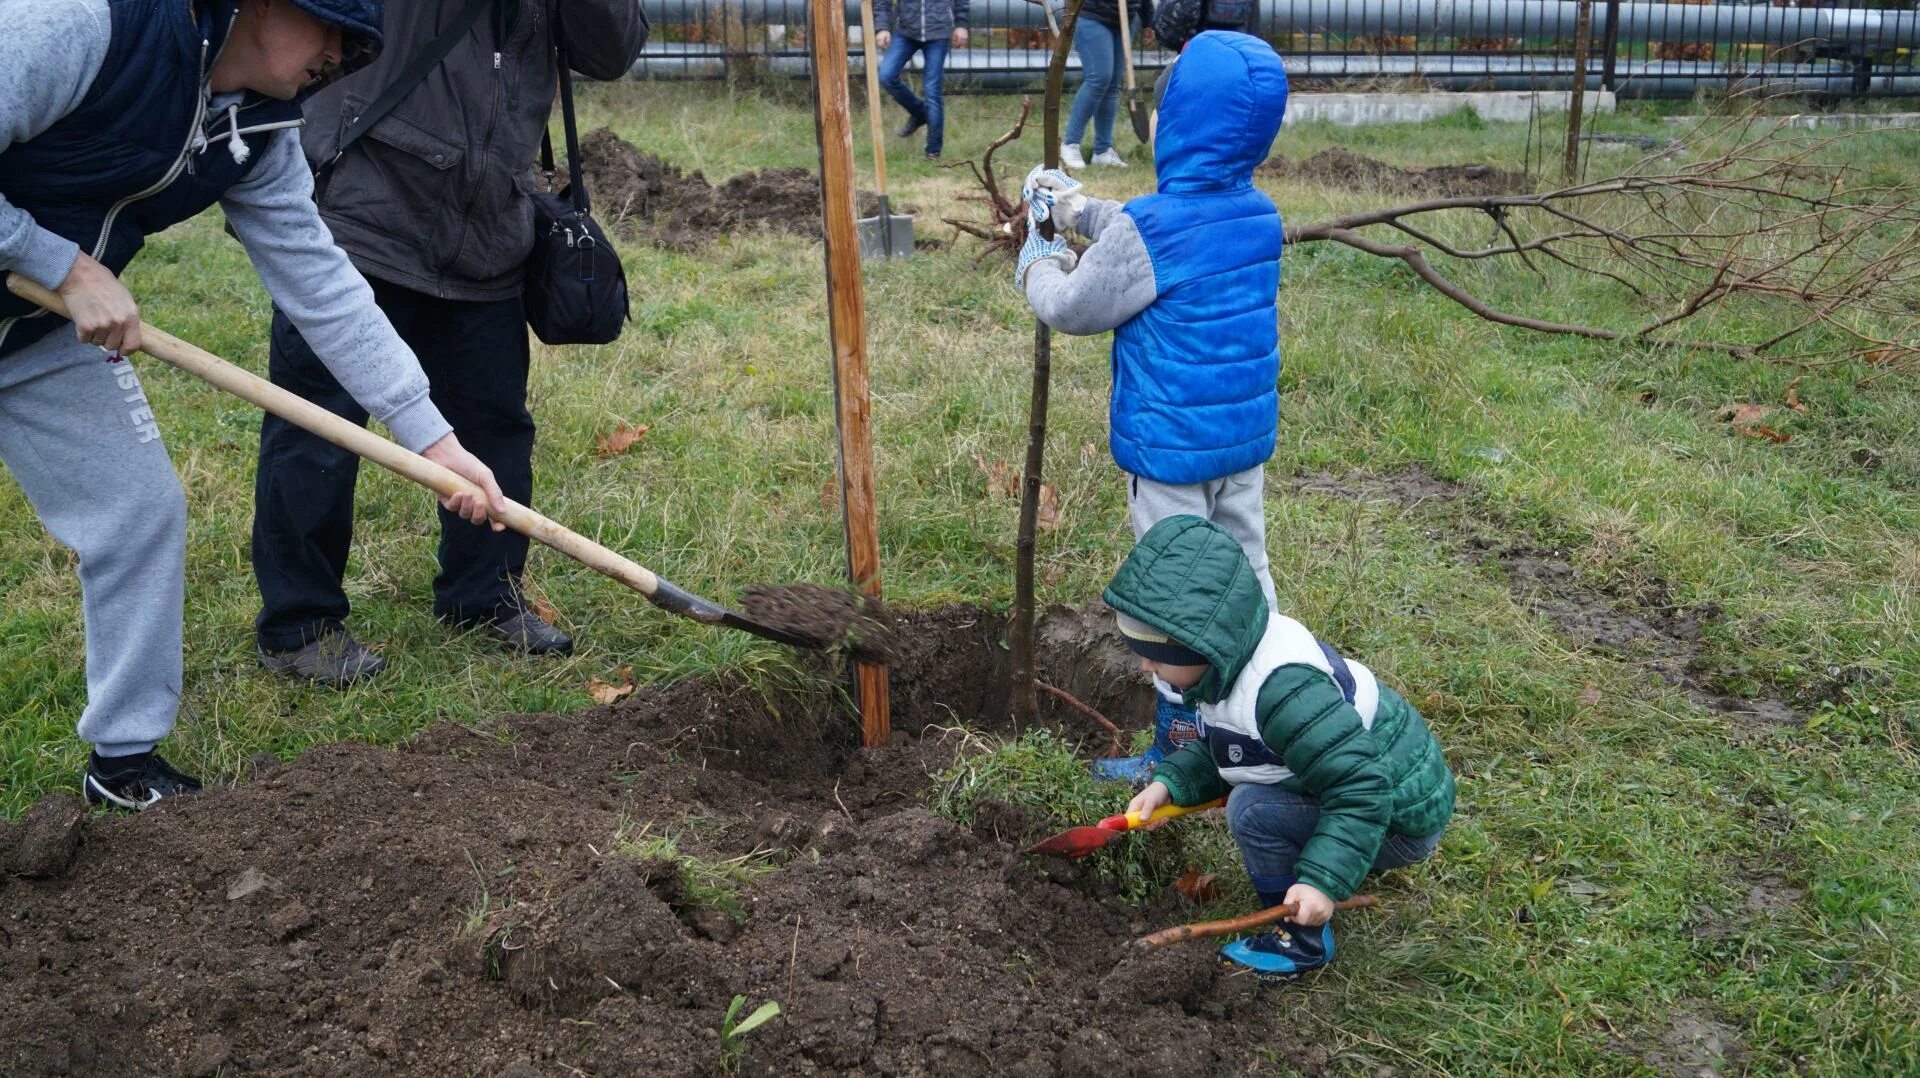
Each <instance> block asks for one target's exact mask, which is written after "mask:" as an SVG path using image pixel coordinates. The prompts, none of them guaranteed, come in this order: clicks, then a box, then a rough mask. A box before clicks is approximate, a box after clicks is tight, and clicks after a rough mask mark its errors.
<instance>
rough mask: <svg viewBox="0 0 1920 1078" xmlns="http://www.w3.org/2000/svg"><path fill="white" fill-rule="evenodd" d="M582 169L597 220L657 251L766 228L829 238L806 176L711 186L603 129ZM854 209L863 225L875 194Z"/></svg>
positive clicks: (814, 184) (788, 172) (588, 139)
mask: <svg viewBox="0 0 1920 1078" xmlns="http://www.w3.org/2000/svg"><path fill="white" fill-rule="evenodd" d="M580 169H581V171H582V172H583V173H585V174H586V177H587V190H588V191H590V192H591V193H592V195H593V204H594V211H595V213H596V214H597V215H598V216H599V218H600V220H601V221H602V222H603V223H604V224H605V225H606V226H607V227H609V228H614V227H618V228H620V229H622V230H624V231H626V232H627V233H628V234H630V235H632V236H634V237H636V238H639V239H642V240H645V241H646V242H648V243H651V244H653V245H654V246H656V247H664V248H667V249H668V250H673V251H688V252H691V251H698V250H702V249H704V248H706V247H708V246H709V245H711V244H712V243H714V242H715V241H716V240H718V239H719V238H720V237H722V236H726V235H730V234H732V233H735V232H750V231H753V230H754V229H757V228H762V227H764V228H771V229H775V230H778V231H782V232H790V233H793V234H795V235H799V236H805V237H808V238H810V239H815V240H818V239H820V238H822V236H823V235H824V226H823V224H822V222H821V217H820V212H821V211H820V180H819V177H818V176H816V175H815V174H814V173H813V172H811V171H809V170H807V169H804V168H770V169H761V170H759V171H756V172H743V173H741V174H740V175H738V176H733V177H730V178H728V179H726V180H724V181H722V182H721V183H719V184H714V183H712V182H711V181H709V180H708V179H707V178H706V176H705V175H703V174H702V173H700V172H694V173H692V174H688V173H686V172H683V171H681V170H680V169H678V168H676V167H674V166H673V165H670V164H668V163H667V162H665V161H663V160H661V159H660V158H659V157H658V156H657V155H654V154H650V153H646V152H644V151H642V150H641V149H640V148H639V147H637V146H635V145H633V144H632V143H630V142H628V141H626V140H625V139H622V138H621V137H620V136H618V135H616V134H614V133H613V131H612V130H610V129H608V128H604V127H602V128H600V129H598V130H595V131H590V132H588V133H587V134H586V136H585V137H583V138H582V139H581V140H580ZM855 202H856V205H857V212H858V214H859V215H860V216H861V217H872V216H876V215H877V214H878V213H879V212H880V203H879V197H878V196H877V195H875V194H874V193H873V192H871V191H859V192H857V193H856V198H855ZM893 212H894V213H899V214H910V213H913V212H914V207H912V206H908V205H904V204H902V203H899V202H895V203H894V204H893Z"/></svg>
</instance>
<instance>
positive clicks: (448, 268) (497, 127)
mask: <svg viewBox="0 0 1920 1078" xmlns="http://www.w3.org/2000/svg"><path fill="white" fill-rule="evenodd" d="M465 7H466V0H412V2H410V3H404V4H401V3H393V4H388V5H387V8H386V26H385V34H386V45H385V48H383V49H382V50H381V52H380V58H379V59H378V60H376V61H375V62H374V63H373V64H371V65H369V66H368V67H366V68H365V69H364V70H361V71H358V72H355V73H354V74H352V75H349V76H348V77H346V78H344V79H342V80H340V81H339V82H338V83H335V84H334V85H332V86H329V87H327V88H326V89H324V90H322V91H320V92H319V93H317V94H315V95H314V96H313V99H312V100H310V101H308V102H307V105H306V109H305V112H306V119H307V126H306V129H305V131H304V132H303V133H302V139H301V140H302V144H303V145H304V146H305V148H306V151H307V159H308V160H309V161H310V162H312V163H313V164H315V165H319V164H321V163H323V162H326V161H328V160H330V159H331V158H332V157H333V156H334V154H335V150H336V148H337V147H338V146H339V144H340V136H341V134H342V133H343V132H344V130H345V128H346V126H347V124H348V123H349V122H350V120H351V119H352V117H354V116H356V115H358V114H359V113H360V112H361V111H362V110H364V109H365V108H366V107H367V106H368V105H370V104H372V102H373V101H374V99H376V98H378V97H379V96H380V94H381V91H383V90H385V89H386V87H387V85H388V83H389V82H391V81H392V80H393V78H394V76H395V75H396V74H398V73H399V72H400V70H401V69H403V68H405V67H406V66H407V65H408V64H409V63H410V62H411V61H412V59H413V58H414V57H415V56H418V55H419V54H420V53H421V52H423V51H424V50H425V49H426V48H427V46H428V45H430V44H431V43H432V42H433V41H434V39H435V38H437V37H438V36H439V35H440V32H441V29H442V28H443V27H447V26H450V25H452V24H453V23H454V21H455V20H456V19H457V18H458V17H459V15H460V12H461V11H462V10H463V9H464V8H465ZM556 24H557V30H556ZM556 34H557V36H558V38H559V40H560V42H561V43H562V44H563V45H565V47H566V49H567V53H568V56H569V58H570V66H571V67H572V68H573V70H575V71H578V72H580V73H581V74H583V75H587V76H589V77H592V78H596V79H617V78H622V77H624V76H625V75H626V73H627V69H628V68H629V67H631V66H632V64H633V61H634V60H635V59H636V58H638V57H639V55H640V50H641V48H642V47H643V46H644V45H645V44H646V42H647V17H646V15H645V14H644V13H643V12H642V11H641V10H640V0H495V3H494V4H493V7H492V10H490V11H488V12H486V13H484V14H482V16H481V17H480V19H479V21H477V22H476V23H475V24H474V26H473V28H472V29H471V30H470V31H468V32H467V35H466V37H465V39H464V40H462V41H461V42H460V43H459V44H458V45H456V46H455V47H454V50H453V52H452V53H450V54H448V56H447V58H446V60H444V61H443V62H442V63H441V64H440V66H439V67H438V68H436V69H435V70H434V71H433V72H432V73H430V74H429V75H428V76H427V78H426V81H425V82H423V83H421V84H420V85H419V86H418V87H416V88H415V89H414V91H413V92H412V93H411V94H409V95H408V96H407V97H406V98H404V99H403V100H402V101H401V102H400V104H399V105H398V106H396V107H395V108H394V110H393V111H392V112H390V113H388V114H387V115H386V117H385V118H384V119H382V120H381V121H380V122H379V123H378V124H376V125H374V126H373V128H372V129H371V130H369V131H367V132H366V133H365V134H364V135H362V136H361V137H360V139H359V140H358V141H356V142H355V143H354V144H353V145H352V146H350V147H348V149H347V153H346V155H345V156H344V157H342V158H341V159H340V160H339V161H338V162H337V163H335V164H334V165H333V166H332V173H331V175H330V177H329V178H328V182H327V185H326V193H325V196H324V197H323V199H322V201H321V205H320V213H321V216H322V217H323V218H325V220H326V222H327V226H328V227H329V228H331V229H332V230H333V235H334V238H335V239H336V240H337V241H339V244H340V246H341V247H342V248H344V249H345V250H346V252H347V254H348V255H349V256H350V257H352V259H353V262H354V265H356V266H358V267H360V270H361V272H363V273H365V274H366V275H367V276H369V277H377V278H379V279H381V280H383V281H391V282H393V283H395V284H398V285H402V286H404V287H407V288H411V289H414V290H415V291H418V292H425V293H427V294H428V295H433V296H439V297H440V298H442V299H462V300H495V299H508V298H511V297H513V296H516V295H518V294H519V291H520V284H521V267H522V265H523V264H524V263H525V262H526V259H527V254H528V253H529V252H530V251H532V250H533V206H532V203H531V202H530V201H528V198H527V195H528V194H529V193H530V192H531V191H532V190H533V175H532V165H533V161H534V159H535V157H536V156H538V154H539V149H540V134H541V132H542V131H543V130H544V129H545V127H546V124H547V118H548V114H549V113H550V112H551V111H552V109H553V98H554V94H555V91H556V86H557V82H558V79H559V69H558V67H557V66H556V64H555V62H554V53H553V46H554V42H555V39H556ZM556 141H558V139H557V138H556Z"/></svg>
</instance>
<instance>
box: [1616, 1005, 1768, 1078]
mask: <svg viewBox="0 0 1920 1078" xmlns="http://www.w3.org/2000/svg"><path fill="white" fill-rule="evenodd" d="M1649 1040H1650V1042H1651V1043H1646V1044H1643V1045H1641V1046H1640V1047H1639V1048H1638V1050H1636V1049H1635V1048H1634V1047H1633V1046H1630V1045H1626V1044H1616V1047H1617V1048H1619V1049H1620V1050H1622V1051H1624V1052H1626V1053H1628V1054H1635V1055H1638V1056H1639V1058H1640V1062H1641V1063H1643V1064H1645V1065H1646V1066H1647V1067H1648V1068H1650V1069H1651V1070H1653V1071H1654V1073H1656V1074H1662V1075H1671V1076H1674V1078H1718V1076H1719V1075H1723V1074H1737V1073H1740V1071H1741V1066H1740V1065H1741V1063H1742V1062H1743V1061H1744V1060H1745V1059H1746V1057H1747V1044H1746V1040H1745V1039H1744V1038H1743V1037H1741V1035H1740V1032H1739V1031H1738V1030H1736V1029H1734V1028H1733V1027H1732V1026H1729V1025H1727V1024H1726V1023H1724V1022H1721V1021H1720V1020H1718V1019H1717V1018H1715V1017H1713V1015H1711V1014H1709V1013H1707V1012H1706V1011H1704V1010H1699V1009H1686V1010H1683V1011H1681V1012H1680V1013H1678V1014H1676V1015H1675V1016H1674V1017H1673V1019H1672V1020H1671V1021H1669V1022H1668V1023H1667V1025H1666V1027H1665V1028H1663V1029H1661V1030H1660V1031H1659V1032H1658V1033H1657V1034H1656V1035H1654V1036H1653V1037H1652V1038H1649Z"/></svg>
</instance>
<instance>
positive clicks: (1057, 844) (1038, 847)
mask: <svg viewBox="0 0 1920 1078" xmlns="http://www.w3.org/2000/svg"><path fill="white" fill-rule="evenodd" d="M1226 803H1227V801H1226V798H1224V797H1219V798H1215V799H1213V800H1212V801H1207V802H1203V803H1201V804H1198V805H1185V806H1182V805H1161V806H1160V807H1159V808H1157V809H1154V810H1153V811H1152V812H1150V813H1148V814H1146V815H1145V816H1142V815H1140V814H1138V813H1133V812H1125V813H1121V814H1120V815H1118V816H1109V817H1107V818H1106V819H1104V820H1101V821H1100V822H1099V823H1097V824H1095V825H1094V826H1092V827H1071V828H1068V829H1067V830H1065V831H1062V832H1060V833H1059V834H1057V835H1055V836H1053V837H1052V838H1050V839H1046V840H1044V841H1041V842H1038V843H1035V844H1034V845H1033V846H1031V847H1030V848H1028V850H1027V852H1028V853H1050V854H1052V855H1054V856H1055V857H1065V858H1068V859H1074V858H1080V857H1088V856H1091V855H1093V854H1095V853H1098V852H1099V851H1100V850H1101V848H1103V847H1105V846H1106V844H1107V843H1109V842H1112V841H1113V840H1114V839H1116V838H1119V837H1120V836H1121V835H1124V834H1126V833H1127V832H1128V831H1135V830H1138V829H1140V828H1142V827H1145V826H1146V825H1148V824H1150V823H1154V822H1155V821H1158V820H1171V819H1173V818H1174V817H1175V816H1185V815H1187V814H1188V813H1190V812H1205V811H1206V810H1208V809H1213V808H1219V807H1220V806H1221V805H1224V804H1226Z"/></svg>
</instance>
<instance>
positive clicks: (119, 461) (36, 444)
mask: <svg viewBox="0 0 1920 1078" xmlns="http://www.w3.org/2000/svg"><path fill="white" fill-rule="evenodd" d="M0 462H4V463H5V464H6V466H7V470H8V471H9V472H11V473H13V477H14V479H15V480H16V481H18V482H19V484H20V487H21V489H22V490H24V491H25V492H26V495H27V500H28V501H30V502H32V503H33V508H34V510H35V511H36V512H38V513H39V514H40V522H41V523H42V524H43V525H45V526H46V529H47V531H49V532H51V533H52V534H53V537H54V538H55V539H58V540H59V541H60V542H61V543H63V544H65V545H66V546H68V547H70V548H71V549H72V550H73V551H74V553H76V554H78V555H79V557H80V599H81V613H82V616H83V617H84V618H85V624H86V634H87V656H86V662H87V706H86V710H85V711H83V712H81V714H80V737H81V739H82V740H85V741H88V742H91V743H92V744H93V746H94V748H95V749H96V750H98V751H99V753H100V754H101V755H102V756H125V755H129V754H131V753H136V752H146V751H148V750H150V749H152V748H153V746H154V744H155V743H156V742H158V741H159V740H160V739H161V738H163V737H165V736H167V732H168V731H170V730H172V729H173V720H174V715H175V714H176V713H177V712H178V711H179V707H180V687H181V658H180V647H181V644H180V625H181V620H182V617H183V611H184V606H185V588H186V554H187V499H186V495H185V494H184V493H183V492H182V491H181V489H180V478H179V476H177V475H176V474H174V470H173V463H172V462H171V461H170V460H168V458H167V450H166V446H165V444H164V443H162V442H161V440H160V427H159V425H158V424H157V423H156V422H155V421H154V418H153V412H152V411H151V410H150V409H149V408H148V407H147V398H146V394H145V393H143V392H142V391H141V388H140V379H139V377H138V376H137V375H136V374H134V370H133V364H132V362H131V361H129V360H120V361H116V362H109V360H108V357H107V354H106V353H105V352H103V351H101V350H100V349H99V348H96V347H94V346H92V345H86V344H81V343H79V342H78V341H76V340H74V339H73V333H72V331H71V330H70V329H68V328H66V327H62V328H61V329H58V330H56V331H54V332H53V333H50V334H48V335H47V336H45V337H42V338H41V339H40V340H38V341H35V342H34V343H33V344H31V345H28V346H27V347H26V348H23V349H21V350H20V351H18V352H14V353H12V354H10V355H7V356H0Z"/></svg>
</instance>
